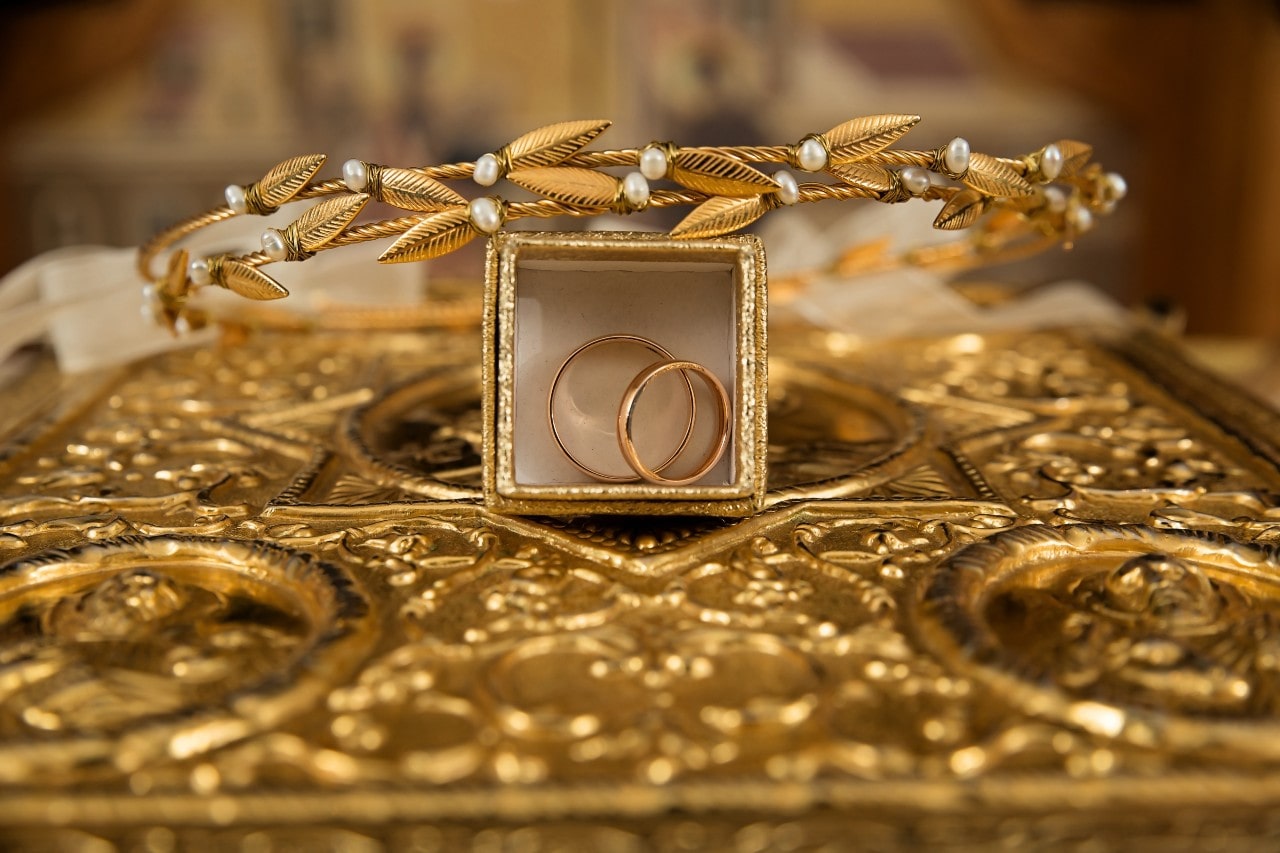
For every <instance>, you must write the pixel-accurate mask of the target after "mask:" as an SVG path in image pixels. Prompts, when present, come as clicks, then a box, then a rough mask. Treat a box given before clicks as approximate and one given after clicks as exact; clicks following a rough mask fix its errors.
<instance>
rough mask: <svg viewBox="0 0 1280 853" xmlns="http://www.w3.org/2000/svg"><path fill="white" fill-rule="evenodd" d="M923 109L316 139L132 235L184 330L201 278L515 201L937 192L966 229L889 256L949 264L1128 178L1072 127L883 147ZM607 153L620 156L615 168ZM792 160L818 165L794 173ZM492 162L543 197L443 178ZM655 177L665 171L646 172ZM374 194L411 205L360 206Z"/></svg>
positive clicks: (1027, 235) (460, 228)
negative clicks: (392, 152) (623, 133)
mask: <svg viewBox="0 0 1280 853" xmlns="http://www.w3.org/2000/svg"><path fill="white" fill-rule="evenodd" d="M919 121H920V117H919V116H914V115H896V114H887V115H876V116H864V117H861V118H855V119H852V120H850V121H847V122H844V123H843V124H840V125H837V126H836V127H833V128H831V129H830V130H828V131H827V132H826V133H814V134H809V135H807V136H805V137H803V138H802V139H800V141H798V142H796V143H794V144H792V145H773V146H730V147H720V148H707V147H692V148H682V147H680V146H678V145H676V144H675V143H673V142H651V143H649V144H648V145H646V146H644V147H642V148H624V149H619V150H601V151H589V150H586V148H587V146H588V145H590V144H591V142H592V141H594V140H595V139H596V137H598V136H599V135H600V134H601V133H603V132H604V131H605V130H606V129H607V128H608V127H609V124H610V122H608V121H572V122H562V123H559V124H553V125H548V126H547V127H542V128H539V129H537V130H534V131H530V132H529V133H526V134H524V135H522V136H520V137H519V138H517V139H515V140H514V141H512V142H510V143H508V144H507V145H504V146H503V147H501V148H499V149H498V150H497V151H494V152H491V153H488V154H484V155H482V156H481V157H480V158H479V159H477V160H476V161H475V162H474V163H454V164H448V165H441V166H425V167H420V168H401V167H395V166H384V165H379V164H376V163H366V162H364V161H361V160H348V161H347V162H346V163H344V164H343V166H342V177H341V178H340V179H330V180H322V181H317V180H315V176H316V174H317V173H318V172H319V170H320V169H321V167H322V166H323V164H324V162H325V157H324V155H319V154H317V155H309V156H302V157H294V158H291V159H289V160H286V161H284V162H282V163H280V164H278V165H277V166H275V167H273V168H272V169H271V170H270V171H268V172H267V174H266V175H265V176H264V177H263V178H262V179H261V180H259V181H257V182H255V183H252V184H248V185H246V186H240V185H236V184H233V185H231V186H229V187H227V189H226V194H225V195H226V204H225V205H222V206H219V207H215V208H213V209H212V210H209V211H206V212H205V213H202V214H199V215H197V216H193V217H191V218H190V219H186V220H183V221H182V222H179V223H177V224H175V225H173V226H172V227H170V228H168V229H166V230H164V231H162V232H161V233H159V234H157V235H156V236H155V237H153V238H152V239H151V240H149V241H148V242H147V243H146V244H145V245H143V246H142V248H141V249H140V251H139V259H138V266H139V270H140V271H141V273H142V275H143V277H144V278H145V279H146V280H147V281H149V282H150V284H149V285H148V288H149V295H150V298H151V299H152V300H153V301H152V306H153V310H154V313H155V316H156V318H157V320H158V321H160V322H162V323H164V324H166V325H168V326H169V327H170V328H171V329H174V330H175V331H181V330H183V329H184V328H188V327H195V326H198V325H201V324H203V322H204V315H203V314H202V313H201V312H199V311H198V310H196V309H195V308H194V307H193V306H189V305H188V301H189V299H190V297H191V295H192V294H193V293H194V292H195V291H197V290H198V289H199V288H203V287H209V286H217V287H223V288H226V289H229V290H232V291H234V292H236V293H238V294H240V295H241V296H245V297H247V298H249V299H278V298H281V297H283V296H287V295H288V291H287V290H286V289H285V288H284V287H283V286H282V285H280V284H279V283H278V282H277V281H275V279H273V278H272V277H271V276H269V275H268V274H267V273H265V272H263V271H262V269H261V267H264V266H266V265H268V264H271V263H274V262H280V261H294V262H296V261H303V260H306V259H307V258H309V257H311V256H312V255H314V254H316V253H317V252H320V251H325V250H328V249H333V248H337V247H340V246H347V245H351V244H353V243H363V242H367V241H370V240H379V239H385V238H393V237H394V238H395V241H394V242H393V243H392V245H391V246H390V247H389V248H388V249H387V250H386V251H384V252H383V253H382V255H381V256H380V257H379V261H381V262H383V263H402V262H407V261H419V260H427V259H429V258H435V257H439V256H441V255H444V254H447V253H449V252H452V251H454V250H455V249H457V248H459V247H461V246H463V245H465V244H466V243H468V242H470V241H471V240H473V239H475V238H476V237H480V236H487V235H489V234H493V233H494V232H496V231H498V230H499V229H500V228H502V226H503V225H504V224H506V223H507V222H511V221H514V220H516V219H522V218H526V217H538V218H545V217H554V216H598V215H601V214H605V213H615V214H630V213H638V212H640V211H643V210H646V209H648V208H664V207H685V206H687V207H692V210H691V211H690V212H689V213H688V215H686V216H685V218H684V219H683V220H682V221H681V222H680V223H679V224H678V225H676V226H675V228H673V229H672V230H671V236H673V237H676V238H697V237H713V236H718V235H721V234H727V233H729V232H732V231H737V230H739V229H741V228H745V227H746V226H747V225H750V224H751V223H752V222H754V221H756V220H757V219H759V218H760V217H762V216H764V215H765V214H766V213H768V212H769V211H772V210H775V209H777V208H780V207H787V206H791V205H794V204H799V203H808V202H818V201H826V200H841V199H870V200H873V201H879V202H884V203H888V204H893V203H898V202H906V201H911V200H915V199H919V200H923V201H941V202H942V203H943V205H942V209H941V210H940V211H939V212H938V214H937V215H936V217H935V218H934V220H933V224H934V227H935V228H939V229H943V230H961V229H969V233H968V239H966V240H961V241H956V242H955V243H954V244H951V245H949V246H946V247H932V248H930V249H927V250H921V251H917V252H913V253H908V254H906V255H904V256H902V257H901V258H897V259H896V262H901V263H913V264H919V265H929V264H942V263H947V264H950V265H953V266H954V265H966V264H974V263H983V262H987V261H990V260H994V259H998V258H1002V257H1006V256H1009V255H1021V254H1026V253H1029V252H1033V251H1038V250H1040V249H1043V248H1045V247H1047V246H1050V245H1053V244H1056V243H1066V244H1068V245H1069V244H1070V243H1071V242H1073V241H1074V240H1075V238H1076V237H1077V236H1078V235H1079V234H1081V233H1083V232H1085V231H1088V230H1089V229H1090V228H1091V227H1092V226H1093V221H1094V217H1095V215H1097V214H1105V213H1109V212H1110V211H1111V210H1112V208H1113V207H1114V206H1115V204H1116V202H1118V201H1119V200H1120V199H1121V198H1122V197H1123V196H1124V194H1125V189H1126V187H1125V182H1124V179H1123V178H1122V177H1120V176H1119V175H1117V174H1115V173H1108V172H1104V171H1103V169H1102V168H1101V167H1100V166H1099V165H1098V164H1096V163H1093V162H1091V160H1092V155H1093V149H1092V148H1091V147H1090V146H1089V145H1087V144H1085V143H1083V142H1077V141H1074V140H1069V139H1064V140H1059V141H1057V142H1053V143H1050V144H1048V145H1045V146H1044V147H1043V148H1040V149H1039V150H1037V151H1033V152H1031V153H1030V154H1026V155H1024V156H1021V157H1015V158H1003V157H994V156H992V155H989V154H983V153H980V152H976V151H971V150H970V146H969V143H968V142H967V141H966V140H965V139H963V138H961V137H956V138H955V139H952V140H951V141H950V142H948V143H946V144H945V145H942V146H940V147H938V148H935V149H927V150H909V149H900V148H893V147H891V146H893V144H894V143H895V142H897V141H898V140H899V139H900V138H901V137H903V136H904V135H905V134H906V133H907V132H908V131H910V130H911V129H912V128H913V127H914V126H915V125H916V124H917V123H918V122H919ZM762 166H770V167H773V168H772V170H771V171H765V170H764V169H762V168H761V167H762ZM610 169H613V170H617V171H623V170H629V171H624V172H623V174H622V175H621V176H619V175H617V174H614V173H613V172H611V171H608V170H610ZM792 170H795V171H799V172H805V173H809V174H812V175H814V176H818V175H824V176H826V177H827V180H823V181H813V182H806V183H800V182H799V181H797V179H796V176H795V174H794V173H793V171H792ZM503 178H505V179H506V180H507V181H509V182H510V183H512V184H514V185H516V186H518V187H520V188H522V189H523V190H525V191H527V192H530V193H532V194H534V195H536V196H538V198H537V199H535V200H532V201H508V200H507V199H505V198H503V197H502V196H499V195H481V196H477V197H475V198H472V199H470V200H468V199H467V198H465V197H464V196H463V195H461V194H460V193H458V192H457V191H456V190H454V189H452V188H451V187H449V186H447V185H446V184H445V183H444V182H446V181H461V180H471V181H474V183H475V184H477V185H478V186H480V187H486V188H487V187H491V186H493V185H494V184H496V183H497V182H498V181H499V180H501V179H503ZM659 181H663V182H666V185H664V186H658V187H655V186H653V185H652V182H659ZM371 199H373V200H377V201H379V202H383V203H385V204H387V205H389V206H391V207H394V208H399V209H400V210H402V211H405V212H406V215H404V216H399V217H397V218H393V219H385V220H380V221H374V222H358V221H357V218H358V216H359V214H360V213H361V211H362V210H363V208H364V207H365V205H366V204H367V203H368V202H369V200H371ZM309 200H316V203H315V204H314V205H312V206H311V207H310V208H308V209H307V210H305V211H304V212H303V213H302V214H301V215H300V216H299V217H298V218H297V219H296V220H295V221H294V222H293V223H292V224H290V225H289V226H288V227H286V228H283V229H274V228H269V229H267V230H266V231H264V232H263V234H262V241H261V242H262V245H261V249H260V251H252V252H247V253H245V254H241V255H226V254H223V255H216V256H213V257H208V258H195V259H189V258H188V257H187V253H186V251H185V250H182V249H178V250H176V251H174V253H173V254H172V256H171V257H170V259H169V263H168V264H167V265H166V271H165V272H163V273H160V274H157V273H156V272H155V271H154V270H153V266H154V263H155V261H156V259H157V258H158V257H159V256H160V255H161V254H163V253H164V252H166V251H167V250H169V249H170V248H172V247H174V246H175V245H176V244H177V243H178V242H179V241H181V240H182V239H183V238H185V237H187V236H189V235H190V234H192V233H193V232H195V231H197V230H199V229H202V228H205V227H207V226H210V225H213V224H215V223H218V222H221V221H223V220H226V219H230V218H231V217H234V216H243V215H266V214H270V213H273V212H275V211H276V210H277V209H278V208H279V207H280V206H281V205H284V204H286V203H288V202H298V201H309Z"/></svg>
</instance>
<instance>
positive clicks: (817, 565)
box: [0, 329, 1280, 851]
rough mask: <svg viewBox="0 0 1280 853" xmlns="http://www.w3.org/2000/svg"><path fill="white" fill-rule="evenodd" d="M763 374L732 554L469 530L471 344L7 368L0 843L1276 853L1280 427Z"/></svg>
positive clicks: (975, 345)
mask: <svg viewBox="0 0 1280 853" xmlns="http://www.w3.org/2000/svg"><path fill="white" fill-rule="evenodd" d="M770 343H771V347H770V358H771V360H772V363H771V365H770V373H771V376H770V380H771V389H770V392H771V394H770V425H769V436H770V449H769V453H770V466H769V475H770V478H771V480H770V483H769V492H768V493H767V500H766V508H765V509H764V510H763V511H761V512H759V513H757V514H755V515H753V516H751V517H748V518H744V519H737V520H726V519H709V518H700V519H695V518H680V517H649V518H625V517H622V518H619V517H609V518H604V517H595V516H588V517H581V518H559V519H544V518H536V517H535V518H527V517H522V518H512V517H505V516H501V515H497V514H492V513H489V512H487V511H486V510H485V509H484V508H483V506H482V503H481V483H480V468H479V458H480V452H481V448H480V442H481V437H480V433H481V429H480V423H481V415H480V396H481V384H480V376H479V371H478V370H477V368H476V361H475V353H476V352H477V350H478V348H479V340H478V334H477V332H476V331H475V330H467V331H458V330H449V329H434V330H428V331H422V332H419V333H403V332H399V333H397V332H383V333H379V334H376V335H375V334H368V333H361V332H332V333H313V334H298V333H261V334H256V335H252V336H250V337H249V338H248V339H247V340H245V341H244V342H242V343H241V344H239V345H237V346H234V347H228V348H225V349H222V350H210V349H192V350H185V351H177V352H171V353H167V354H164V355H161V356H157V357H154V358H151V359H148V360H145V361H142V362H140V363H137V364H135V365H132V366H131V367H129V368H128V369H126V370H119V371H112V372H106V373H102V374H98V375H93V376H89V377H78V378H76V379H74V380H59V378H58V377H57V376H56V374H54V373H53V372H52V371H51V370H50V369H49V368H48V366H47V365H43V364H37V365H35V366H34V367H33V369H32V370H31V372H30V373H29V374H28V376H27V377H26V378H25V379H23V380H21V381H19V382H17V383H16V384H14V385H12V386H10V387H9V388H7V389H6V403H7V405H6V409H5V412H4V414H3V418H0V425H2V426H3V429H4V439H3V441H4V444H3V451H2V453H0V562H2V563H3V567H0V790H2V791H3V794H2V795H0V842H2V844H0V846H3V847H4V848H5V849H12V850H42V849H60V850H83V851H89V850H112V849H119V850H171V849H213V850H246V849H251V850H257V849H278V848H285V847H288V846H293V847H295V848H298V849H335V850H382V849H425V850H435V849H438V850H446V849H513V850H526V849H528V850H537V849H574V850H578V849H580V850H606V851H608V850H644V849H662V850H667V849H676V850H702V849H726V850H804V849H849V848H850V847H863V848H873V849H881V850H902V849H920V848H926V849H961V850H967V849H990V848H991V847H993V846H1001V847H1039V848H1059V849H1080V848H1082V847H1084V848H1088V849H1126V850H1132V849H1188V848H1195V847H1198V846H1210V845H1216V849H1232V850H1237V849H1239V850H1264V849H1270V848H1273V847H1274V846H1275V843H1276V834H1277V832H1280V826H1277V824H1276V822H1275V819H1274V814H1275V809H1276V807H1277V806H1280V774H1278V773H1277V769H1276V768H1277V765H1276V755H1275V740H1276V727H1277V707H1276V698H1275V696H1276V690H1275V687H1276V680H1277V675H1276V672H1277V668H1276V667H1277V665H1276V660H1277V656H1278V655H1277V651H1276V643H1277V636H1280V634H1278V632H1277V628H1276V619H1277V602H1278V601H1280V595H1278V593H1280V589H1278V588H1277V578H1280V556H1278V553H1277V551H1276V547H1275V543H1276V542H1277V540H1280V509H1277V503H1278V501H1277V495H1280V469H1278V468H1277V463H1278V462H1280V421H1277V417H1276V415H1275V414H1274V413H1273V412H1270V411H1268V410H1267V409H1265V408H1263V407H1262V406H1260V405H1258V404H1256V403H1253V402H1251V401H1250V400H1249V399H1247V398H1246V397H1244V396H1243V395H1241V394H1238V393H1236V392H1234V391H1232V390H1230V389H1229V388H1225V387H1223V386H1222V384H1221V383H1220V382H1219V381H1217V380H1214V379H1210V378H1208V377H1206V376H1204V375H1202V374H1200V373H1198V372H1197V371H1196V370H1195V369H1193V368H1191V367H1189V366H1188V365H1187V364H1186V363H1184V362H1182V361H1181V360H1180V359H1179V357H1178V356H1177V354H1176V353H1175V352H1174V351H1173V349H1172V348H1171V347H1170V345H1169V344H1168V343H1166V342H1165V341H1163V340H1160V339H1156V338H1153V337H1150V336H1147V335H1146V334H1143V333H1133V332H1127V333H1125V334H1124V335H1119V336H1115V337H1110V338H1109V337H1106V336H1103V335H1102V334H1101V333H1095V334H1092V335H1084V334H1073V333H1065V332H1041V333H1022V334H1010V335H1007V336H974V335H964V336H958V337H952V338H945V339H936V340H914V341H902V342H895V343H887V344H877V345H876V346H874V347H872V346H864V345H861V344H859V343H858V342H857V341H855V340H852V339H848V338H844V337H841V336H838V335H829V334H815V333H809V332H802V331H797V330H783V329H776V330H773V334H772V335H771V342H770ZM59 382H61V384H60V386H59V384H58V383H59Z"/></svg>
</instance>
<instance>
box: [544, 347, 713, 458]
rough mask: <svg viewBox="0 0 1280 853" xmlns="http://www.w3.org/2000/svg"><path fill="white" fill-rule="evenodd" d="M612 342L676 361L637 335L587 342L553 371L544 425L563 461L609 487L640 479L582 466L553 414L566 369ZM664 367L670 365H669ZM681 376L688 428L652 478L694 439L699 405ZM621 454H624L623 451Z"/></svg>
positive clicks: (664, 348) (687, 380) (687, 383)
mask: <svg viewBox="0 0 1280 853" xmlns="http://www.w3.org/2000/svg"><path fill="white" fill-rule="evenodd" d="M615 342H625V343H633V344H639V345H640V346H642V347H644V348H645V349H648V350H649V351H650V352H652V353H654V354H655V355H658V356H659V357H661V358H665V359H668V360H673V359H674V358H675V356H673V355H672V354H671V353H670V352H669V351H668V350H667V349H666V347H664V346H662V345H661V344H659V343H656V342H655V341H651V340H649V339H648V338H642V337H640V336H639V335H624V334H612V335H602V336H601V337H598V338H594V339H592V340H589V341H587V342H586V343H585V344H583V345H582V346H580V347H578V348H577V349H575V350H574V351H573V352H571V353H569V357H568V358H566V359H565V360H564V361H563V362H561V364H560V368H559V369H558V370H557V371H556V375H555V378H554V379H553V380H551V391H550V392H549V393H548V394H547V422H548V423H549V424H550V425H551V436H552V438H554V439H555V441H556V444H557V445H559V447H560V451H561V452H562V453H563V454H564V455H565V458H566V459H568V460H569V462H570V463H572V465H573V467H575V468H577V469H578V470H579V471H581V472H582V473H584V474H587V475H589V476H592V477H595V478H596V479H597V480H603V481H605V482H608V483H634V482H637V481H638V480H640V477H626V476H619V475H617V474H606V473H604V472H603V471H597V470H595V469H594V468H592V467H590V466H589V465H586V464H584V463H583V462H582V460H580V459H578V458H577V457H576V456H574V455H573V453H572V452H571V451H570V450H569V448H568V447H566V446H565V443H564V439H563V438H562V437H561V435H560V430H559V429H558V428H557V427H556V414H555V397H556V389H557V388H558V387H559V385H560V379H561V377H563V376H564V373H565V371H566V370H568V369H569V365H570V364H571V363H572V362H573V360H574V359H576V358H578V357H579V356H581V355H582V354H584V353H586V352H587V351H588V350H592V349H595V348H596V347H599V346H603V345H605V344H609V343H615ZM659 363H664V362H659ZM665 363H670V361H668V362H665ZM643 373H644V371H642V372H641V375H643ZM681 376H683V378H684V384H685V388H686V389H688V392H689V425H688V426H687V427H686V428H685V431H684V436H683V437H682V438H681V439H680V445H679V446H678V447H677V448H676V449H675V450H674V451H673V452H672V453H671V455H670V456H668V457H667V458H666V460H665V461H664V462H663V463H662V464H661V465H659V466H657V468H655V469H654V471H653V472H651V473H653V474H654V476H657V475H658V474H660V473H661V472H662V471H664V470H666V468H667V467H668V466H670V465H671V464H672V463H673V462H675V461H676V459H677V458H679V456H680V454H681V453H683V452H684V449H685V446H686V445H688V443H689V438H690V437H691V436H692V435H693V427H694V424H695V423H696V422H697V418H698V403H697V399H696V397H695V395H694V393H693V383H692V382H690V381H689V377H688V376H687V375H685V374H683V373H682V374H681ZM650 378H652V377H650ZM634 384H635V382H634V381H633V382H632V385H634ZM637 393H639V392H637ZM628 429H630V427H628ZM632 449H633V452H634V444H633V445H632ZM623 452H624V453H625V451H623ZM632 468H633V469H634V470H635V471H636V472H637V473H640V469H638V468H635V466H634V465H632ZM642 476H643V475H642Z"/></svg>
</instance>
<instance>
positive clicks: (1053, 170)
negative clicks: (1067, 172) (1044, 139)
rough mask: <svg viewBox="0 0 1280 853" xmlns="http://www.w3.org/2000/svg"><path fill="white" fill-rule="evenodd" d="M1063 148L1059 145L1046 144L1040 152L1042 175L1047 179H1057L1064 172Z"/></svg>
mask: <svg viewBox="0 0 1280 853" xmlns="http://www.w3.org/2000/svg"><path fill="white" fill-rule="evenodd" d="M1062 160H1063V158H1062V149H1061V148H1059V147H1058V146H1057V145H1046V146H1045V147H1044V150H1043V151H1041V152H1040V177H1042V178H1044V179H1045V180H1046V181H1054V180H1057V178H1058V175H1061V174H1062Z"/></svg>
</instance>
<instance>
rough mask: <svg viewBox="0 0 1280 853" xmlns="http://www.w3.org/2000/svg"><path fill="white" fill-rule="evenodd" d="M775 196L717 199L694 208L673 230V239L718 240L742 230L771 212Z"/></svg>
mask: <svg viewBox="0 0 1280 853" xmlns="http://www.w3.org/2000/svg"><path fill="white" fill-rule="evenodd" d="M774 199H775V197H774V196H772V195H766V196H752V197H750V198H729V197H716V198H710V199H707V200H706V201H704V202H703V203H702V204H700V205H698V206H697V207H695V208H694V209H693V210H692V211H691V212H690V213H689V215H688V216H686V217H685V218H684V219H683V220H682V221H681V222H680V224H679V225H677V226H676V227H675V228H672V229H671V236H672V237H678V238H683V239H696V238H698V237H718V236H720V235H721V234H729V233H731V232H733V231H737V230H738V229H739V228H745V227H747V226H748V225H750V224H751V223H752V222H755V221H756V220H757V219H759V218H760V217H761V216H764V215H765V214H766V213H768V212H769V211H770V210H772V209H773V208H774V207H775V205H776V202H775V201H774Z"/></svg>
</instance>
